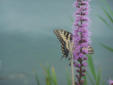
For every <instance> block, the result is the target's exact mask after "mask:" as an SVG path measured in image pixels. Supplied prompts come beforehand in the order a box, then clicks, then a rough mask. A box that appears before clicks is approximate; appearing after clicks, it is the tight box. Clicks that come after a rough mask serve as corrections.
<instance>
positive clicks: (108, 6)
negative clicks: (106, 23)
mask: <svg viewBox="0 0 113 85" xmlns="http://www.w3.org/2000/svg"><path fill="white" fill-rule="evenodd" d="M102 2H103V3H104V6H106V7H107V10H108V11H109V12H110V14H111V15H112V17H113V10H112V9H111V7H110V5H109V4H108V3H107V0H102Z"/></svg>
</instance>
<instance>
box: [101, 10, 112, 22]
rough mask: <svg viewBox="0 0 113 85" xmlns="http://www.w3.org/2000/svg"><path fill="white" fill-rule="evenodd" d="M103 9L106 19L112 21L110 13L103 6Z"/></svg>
mask: <svg viewBox="0 0 113 85" xmlns="http://www.w3.org/2000/svg"><path fill="white" fill-rule="evenodd" d="M103 10H104V13H105V14H106V16H107V17H108V19H109V20H110V21H111V23H113V18H112V17H111V15H110V14H109V13H108V12H107V10H105V9H104V8H103Z"/></svg>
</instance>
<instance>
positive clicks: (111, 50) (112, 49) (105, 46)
mask: <svg viewBox="0 0 113 85" xmlns="http://www.w3.org/2000/svg"><path fill="white" fill-rule="evenodd" d="M100 45H101V46H102V47H104V48H105V49H107V50H108V51H110V52H113V48H111V47H109V46H107V45H105V44H103V43H100Z"/></svg>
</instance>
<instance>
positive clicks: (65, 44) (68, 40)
mask: <svg viewBox="0 0 113 85" xmlns="http://www.w3.org/2000/svg"><path fill="white" fill-rule="evenodd" d="M54 33H55V34H56V36H57V38H58V40H59V41H60V43H61V50H62V54H63V56H64V57H65V58H67V57H68V55H69V52H70V47H69V44H72V33H70V32H68V31H65V30H63V29H56V30H54ZM93 53H94V51H93V48H92V47H91V46H90V45H89V46H88V54H93Z"/></svg>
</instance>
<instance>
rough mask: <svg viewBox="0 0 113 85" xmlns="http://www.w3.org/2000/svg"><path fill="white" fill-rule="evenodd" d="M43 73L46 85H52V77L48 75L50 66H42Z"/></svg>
mask: <svg viewBox="0 0 113 85" xmlns="http://www.w3.org/2000/svg"><path fill="white" fill-rule="evenodd" d="M42 68H43V70H44V73H45V79H46V85H52V79H51V75H50V67H49V66H48V67H45V66H42Z"/></svg>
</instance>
